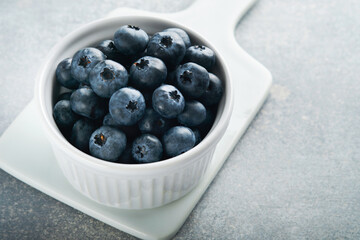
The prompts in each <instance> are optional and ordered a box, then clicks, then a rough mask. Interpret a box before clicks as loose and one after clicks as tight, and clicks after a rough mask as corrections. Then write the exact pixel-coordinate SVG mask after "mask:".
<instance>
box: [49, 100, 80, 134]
mask: <svg viewBox="0 0 360 240" xmlns="http://www.w3.org/2000/svg"><path fill="white" fill-rule="evenodd" d="M53 116H54V120H55V122H56V125H57V126H58V128H59V129H60V131H61V132H62V133H63V134H64V135H65V137H66V138H67V137H68V136H69V133H70V132H71V128H72V127H73V125H74V123H75V122H76V121H77V120H78V119H79V116H78V115H76V114H75V113H74V112H73V111H72V110H71V106H70V101H69V100H60V101H59V102H57V103H56V104H55V106H54V110H53Z"/></svg>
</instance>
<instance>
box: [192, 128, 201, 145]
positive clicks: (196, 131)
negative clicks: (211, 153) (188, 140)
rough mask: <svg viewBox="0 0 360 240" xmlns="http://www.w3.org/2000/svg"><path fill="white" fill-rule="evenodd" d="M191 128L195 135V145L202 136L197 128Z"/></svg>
mask: <svg viewBox="0 0 360 240" xmlns="http://www.w3.org/2000/svg"><path fill="white" fill-rule="evenodd" d="M191 130H192V131H193V133H194V135H195V146H196V145H198V144H199V143H200V142H201V140H202V138H201V132H200V130H199V129H198V128H192V129H191Z"/></svg>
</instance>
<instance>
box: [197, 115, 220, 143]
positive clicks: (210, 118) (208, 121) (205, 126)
mask: <svg viewBox="0 0 360 240" xmlns="http://www.w3.org/2000/svg"><path fill="white" fill-rule="evenodd" d="M215 117H216V111H215V109H211V108H207V109H206V117H205V120H204V121H203V122H202V123H201V124H200V125H199V126H197V128H198V129H199V130H200V132H201V136H202V137H203V138H204V137H205V136H206V135H207V134H208V132H209V131H210V129H211V128H212V126H213V124H214V121H215Z"/></svg>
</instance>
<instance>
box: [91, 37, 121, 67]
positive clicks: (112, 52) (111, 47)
mask: <svg viewBox="0 0 360 240" xmlns="http://www.w3.org/2000/svg"><path fill="white" fill-rule="evenodd" d="M95 48H97V49H99V50H100V51H102V52H103V53H104V54H105V56H106V58H107V59H110V60H113V61H115V62H121V61H122V60H123V58H124V55H123V54H121V53H120V52H119V50H117V48H116V47H115V44H114V41H113V40H104V41H102V42H100V43H99V44H98V45H96V47H95Z"/></svg>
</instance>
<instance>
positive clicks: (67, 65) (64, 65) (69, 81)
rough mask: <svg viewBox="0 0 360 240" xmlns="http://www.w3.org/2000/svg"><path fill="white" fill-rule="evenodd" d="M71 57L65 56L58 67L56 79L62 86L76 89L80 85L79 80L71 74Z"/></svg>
mask: <svg viewBox="0 0 360 240" xmlns="http://www.w3.org/2000/svg"><path fill="white" fill-rule="evenodd" d="M71 60H72V59H71V58H65V59H64V60H62V61H61V62H60V63H59V64H58V65H57V67H56V71H55V75H56V80H57V81H58V83H60V85H61V86H63V87H66V88H69V89H75V88H77V87H78V86H79V82H78V81H77V80H76V79H75V78H73V77H72V76H71Z"/></svg>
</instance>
